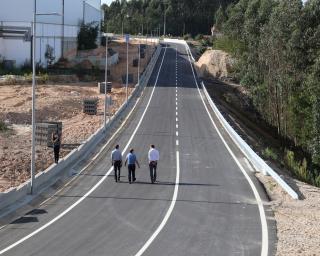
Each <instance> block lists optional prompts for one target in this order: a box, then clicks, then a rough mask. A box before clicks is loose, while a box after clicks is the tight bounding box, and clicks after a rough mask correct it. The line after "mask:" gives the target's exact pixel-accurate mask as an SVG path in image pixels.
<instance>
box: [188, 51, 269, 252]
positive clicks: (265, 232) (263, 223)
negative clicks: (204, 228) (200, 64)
mask: <svg viewBox="0 0 320 256" xmlns="http://www.w3.org/2000/svg"><path fill="white" fill-rule="evenodd" d="M186 50H187V53H188V58H189V63H190V65H191V70H192V73H193V78H194V81H195V84H196V86H197V88H198V92H199V95H200V98H201V100H202V103H203V105H204V107H205V109H206V111H207V114H208V116H209V118H210V120H211V122H212V124H213V126H214V127H215V129H216V131H217V133H218V135H219V137H220V138H221V140H222V142H223V144H224V145H225V147H226V148H227V150H228V151H229V153H230V155H231V156H232V158H233V159H234V161H235V162H236V164H237V165H238V167H239V168H240V170H241V172H242V173H243V175H244V176H245V177H246V179H247V181H248V183H249V185H250V187H251V189H252V191H253V194H254V196H255V198H256V201H257V204H258V208H259V214H260V220H261V230H262V246H261V256H267V255H268V246H269V245H268V244H269V241H268V226H267V219H266V214H265V212H264V208H263V202H262V200H261V197H260V195H259V192H258V190H257V188H256V187H255V185H254V183H253V181H252V180H251V178H250V176H249V175H248V174H247V172H246V171H245V169H244V168H243V166H242V165H241V164H240V162H239V161H238V159H237V158H236V156H235V155H234V153H233V152H232V151H231V149H230V147H229V146H228V144H227V142H226V141H225V139H224V138H223V137H222V135H221V133H220V131H219V130H218V127H217V126H216V124H215V122H214V121H213V119H212V117H211V115H210V112H209V110H208V108H207V106H206V104H205V102H204V99H203V97H202V94H201V92H200V89H199V85H198V82H197V79H196V76H195V73H194V70H193V66H192V63H191V58H190V55H189V51H188V48H187V46H186Z"/></svg>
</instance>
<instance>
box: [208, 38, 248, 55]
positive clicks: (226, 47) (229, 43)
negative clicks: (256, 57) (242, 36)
mask: <svg viewBox="0 0 320 256" xmlns="http://www.w3.org/2000/svg"><path fill="white" fill-rule="evenodd" d="M213 48H214V49H217V50H222V51H225V52H228V53H230V54H231V55H233V56H236V55H237V54H239V53H242V52H243V51H244V45H243V44H242V43H241V42H239V41H237V40H233V39H230V38H229V37H226V36H222V37H218V38H215V39H214V41H213Z"/></svg>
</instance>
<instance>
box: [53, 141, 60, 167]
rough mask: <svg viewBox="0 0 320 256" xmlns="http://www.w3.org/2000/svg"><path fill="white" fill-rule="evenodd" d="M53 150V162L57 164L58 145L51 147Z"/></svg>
mask: <svg viewBox="0 0 320 256" xmlns="http://www.w3.org/2000/svg"><path fill="white" fill-rule="evenodd" d="M53 152H54V162H55V163H56V164H57V163H58V162H59V153H60V145H58V146H54V147H53Z"/></svg>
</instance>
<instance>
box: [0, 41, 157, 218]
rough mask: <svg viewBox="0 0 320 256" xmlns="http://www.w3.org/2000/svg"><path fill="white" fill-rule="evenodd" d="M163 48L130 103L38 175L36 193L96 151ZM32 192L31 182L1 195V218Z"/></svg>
mask: <svg viewBox="0 0 320 256" xmlns="http://www.w3.org/2000/svg"><path fill="white" fill-rule="evenodd" d="M160 52H161V47H157V50H156V51H155V52H154V54H153V56H152V59H151V61H150V62H149V65H148V66H147V68H146V69H145V71H144V72H143V75H142V76H141V79H140V85H139V86H138V85H136V87H135V89H134V90H133V92H132V94H131V95H130V96H129V98H128V103H126V102H125V103H123V104H122V105H121V107H120V108H119V109H118V110H117V112H116V113H115V115H114V116H112V118H111V119H110V120H109V121H108V122H107V127H106V129H107V130H105V129H104V126H102V127H101V128H100V129H99V130H97V131H96V132H95V133H94V134H92V135H91V136H90V137H89V138H88V139H87V140H86V141H85V142H84V143H83V144H81V145H80V146H79V147H78V148H76V149H74V150H72V151H71V152H70V153H69V154H68V155H67V156H65V157H64V158H62V159H61V160H60V161H59V164H57V165H56V164H52V165H51V166H49V167H48V168H47V169H46V170H45V171H43V172H40V173H38V174H37V175H36V176H35V180H34V191H36V193H38V194H39V193H41V191H44V189H46V188H48V187H50V186H51V185H53V184H54V183H55V182H57V181H58V180H59V179H61V178H63V177H68V176H71V175H72V173H71V171H72V166H75V165H76V163H77V162H78V161H79V160H81V159H84V158H86V157H87V156H88V155H89V154H91V153H92V152H93V151H94V148H95V147H96V146H97V145H98V144H99V143H100V142H101V141H102V139H104V138H105V136H106V133H107V132H108V130H111V128H112V127H113V126H114V125H115V124H116V121H117V120H119V118H120V116H121V115H122V114H123V112H124V111H125V110H128V106H129V105H130V104H131V102H132V100H133V99H134V98H135V97H136V96H137V95H138V93H139V92H141V91H142V89H143V88H144V87H145V86H146V83H147V82H148V81H149V78H150V76H151V73H152V71H153V69H154V66H155V64H156V62H157V59H158V57H159V55H160ZM67 167H70V169H71V171H70V170H69V171H66V168H67ZM29 192H30V180H29V181H26V182H25V183H23V184H21V185H20V186H18V187H15V188H10V189H9V190H7V191H5V192H2V193H0V211H2V213H1V214H0V217H1V216H3V215H6V214H7V213H9V212H11V211H13V210H15V209H16V208H17V205H20V204H21V205H24V204H27V203H28V202H29V201H30V200H32V198H33V197H32V196H31V195H28V193H29Z"/></svg>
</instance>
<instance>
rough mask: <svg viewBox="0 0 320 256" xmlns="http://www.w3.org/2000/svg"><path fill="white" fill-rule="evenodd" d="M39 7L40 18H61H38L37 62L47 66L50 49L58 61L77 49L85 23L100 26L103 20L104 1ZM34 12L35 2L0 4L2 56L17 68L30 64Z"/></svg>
mask: <svg viewBox="0 0 320 256" xmlns="http://www.w3.org/2000/svg"><path fill="white" fill-rule="evenodd" d="M36 6H37V8H36V9H37V14H48V13H51V14H52V13H57V14H59V16H58V15H37V22H36V35H37V40H36V60H37V62H40V63H41V64H42V65H44V66H45V65H46V63H47V60H46V58H45V52H46V48H47V45H49V46H50V47H52V48H53V50H54V56H55V60H58V59H59V58H60V57H61V53H62V51H64V52H66V51H68V50H69V49H74V48H76V47H77V44H76V39H77V34H78V31H79V24H80V23H81V22H82V21H84V22H85V23H89V22H97V24H98V25H100V21H101V19H102V14H101V0H86V1H83V0H37V1H36ZM33 10H34V0H0V55H1V57H2V58H4V59H6V60H13V61H14V62H15V65H16V66H20V65H22V64H24V63H25V62H29V63H30V59H31V54H32V50H31V49H32V44H31V33H32V32H31V28H32V20H33ZM63 23H64V25H62V24H63ZM63 38H64V40H62V39H63Z"/></svg>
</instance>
